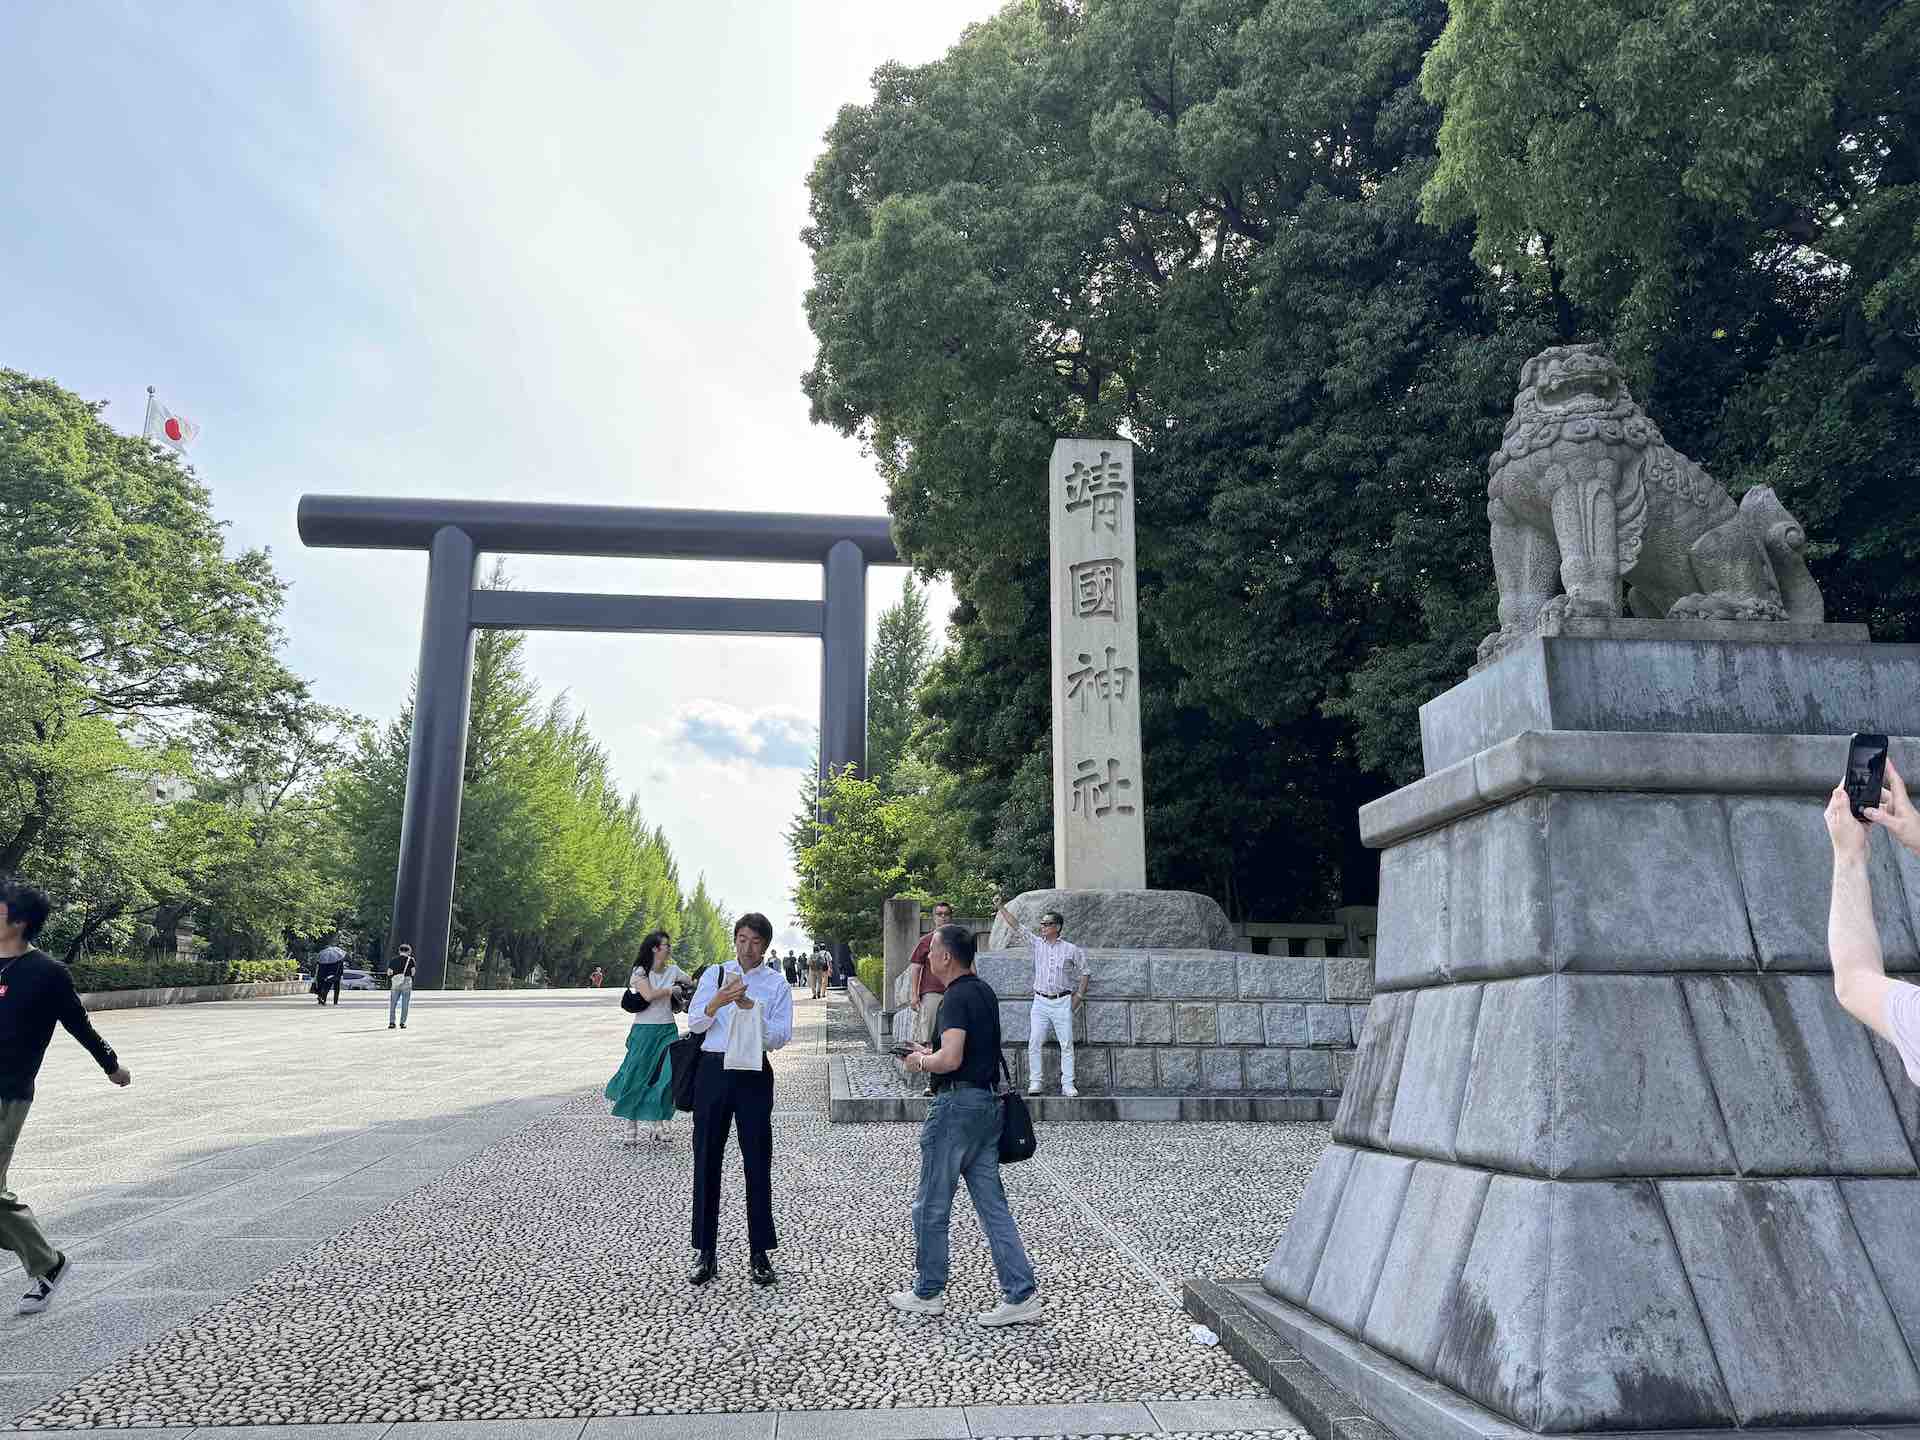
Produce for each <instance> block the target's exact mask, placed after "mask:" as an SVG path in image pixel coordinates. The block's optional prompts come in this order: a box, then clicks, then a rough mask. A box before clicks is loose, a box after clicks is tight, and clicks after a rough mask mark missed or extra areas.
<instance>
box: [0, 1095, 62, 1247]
mask: <svg viewBox="0 0 1920 1440" xmlns="http://www.w3.org/2000/svg"><path fill="white" fill-rule="evenodd" d="M32 1107H33V1102H32V1101H31V1100H0V1249H6V1250H11V1251H12V1252H13V1253H14V1254H16V1255H18V1256H19V1257H20V1263H21V1264H22V1265H25V1266H26V1267H27V1275H28V1277H29V1278H31V1279H34V1280H38V1279H40V1278H41V1276H43V1275H47V1274H50V1273H51V1272H52V1270H53V1267H54V1266H55V1265H56V1264H57V1263H59V1259H60V1253H59V1252H58V1251H57V1250H55V1249H54V1248H53V1246H51V1245H49V1244H48V1243H47V1237H46V1235H45V1234H44V1233H42V1231H41V1229H40V1222H39V1221H38V1220H35V1219H34V1218H33V1211H31V1210H30V1209H28V1208H27V1205H26V1202H25V1201H23V1200H22V1199H21V1198H20V1197H19V1196H17V1195H15V1194H14V1193H13V1191H11V1190H9V1189H8V1188H7V1170H8V1168H9V1167H10V1166H11V1165H12V1163H13V1147H14V1145H15V1144H16V1143H18V1141H19V1139H20V1127H21V1126H23V1125H25V1124H26V1123H27V1111H28V1110H30V1109H31V1108H32Z"/></svg>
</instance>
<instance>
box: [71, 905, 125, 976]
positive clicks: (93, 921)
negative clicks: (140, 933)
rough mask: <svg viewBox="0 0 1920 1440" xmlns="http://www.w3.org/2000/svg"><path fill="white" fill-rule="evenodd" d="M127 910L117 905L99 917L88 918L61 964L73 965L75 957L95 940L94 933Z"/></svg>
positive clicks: (101, 913)
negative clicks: (90, 941)
mask: <svg viewBox="0 0 1920 1440" xmlns="http://www.w3.org/2000/svg"><path fill="white" fill-rule="evenodd" d="M125 908H126V907H125V906H122V905H115V906H114V907H113V908H112V909H110V910H104V911H102V912H100V913H99V914H97V915H89V916H87V919H86V923H85V924H84V925H82V926H81V927H80V933H79V934H77V935H75V936H74V937H73V943H72V944H71V945H69V946H68V947H67V953H66V954H65V955H62V956H61V957H60V961H61V963H62V964H64V965H71V964H73V962H74V959H75V957H76V956H78V955H79V953H80V952H81V951H82V950H83V949H85V948H86V944H87V941H89V940H91V939H92V938H93V936H94V932H95V931H97V930H98V929H99V928H100V927H101V926H102V925H104V924H106V923H107V922H108V921H109V920H112V919H114V918H115V917H116V916H118V915H119V914H120V912H121V911H122V910H123V909H125Z"/></svg>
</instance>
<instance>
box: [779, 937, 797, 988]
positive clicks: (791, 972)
mask: <svg viewBox="0 0 1920 1440" xmlns="http://www.w3.org/2000/svg"><path fill="white" fill-rule="evenodd" d="M780 963H781V968H782V970H784V971H785V973H786V977H787V984H788V985H798V984H799V983H800V950H799V947H798V946H795V947H794V948H793V949H790V950H788V951H787V958H786V959H785V960H783V961H781V962H780Z"/></svg>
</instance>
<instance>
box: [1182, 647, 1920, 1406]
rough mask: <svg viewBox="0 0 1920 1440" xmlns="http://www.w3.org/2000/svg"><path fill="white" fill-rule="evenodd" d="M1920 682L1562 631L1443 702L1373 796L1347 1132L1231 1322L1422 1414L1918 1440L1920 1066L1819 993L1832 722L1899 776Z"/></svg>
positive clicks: (1902, 888)
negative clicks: (1878, 753)
mask: <svg viewBox="0 0 1920 1440" xmlns="http://www.w3.org/2000/svg"><path fill="white" fill-rule="evenodd" d="M1916 675H1920V647H1914V646H1873V645H1868V644H1859V643H1855V644H1832V643H1821V642H1815V641H1805V642H1801V643H1791V644H1774V643H1756V642H1755V641H1751V640H1747V639H1744V638H1737V639H1730V638H1727V637H1725V636H1721V635H1712V636H1706V637H1701V638H1688V637H1686V636H1684V635H1678V636H1669V635H1665V634H1663V635H1661V636H1660V637H1658V638H1653V639H1647V640H1635V639H1634V638H1633V637H1631V636H1623V635H1616V634H1604V635H1594V636H1561V637H1558V638H1551V639H1546V640H1539V639H1536V640H1534V641H1532V642H1531V643H1530V644H1529V645H1528V646H1526V647H1524V648H1522V649H1521V650H1519V651H1517V652H1515V653H1513V654H1510V655H1508V656H1507V657H1506V658H1505V659H1504V660H1502V661H1501V662H1500V663H1499V664H1497V665H1495V666H1493V667H1491V668H1489V669H1487V670H1483V671H1482V672H1481V673H1480V674H1479V675H1477V676H1475V677H1473V678H1472V679H1471V680H1468V681H1466V682H1464V683H1463V684H1462V685H1460V686H1457V687H1455V689H1453V690H1452V691H1450V692H1448V693H1447V694H1446V695H1443V696H1441V697H1439V698H1437V699H1435V700H1434V701H1431V702H1429V703H1428V705H1427V706H1425V707H1424V709H1423V711H1422V721H1423V740H1424V743H1425V749H1426V762H1427V769H1428V774H1427V776H1426V778H1425V779H1423V780H1420V781H1417V782H1416V783H1414V784H1412V785H1409V786H1406V787H1404V788H1403V789H1401V790H1398V791H1396V792H1394V793H1393V794H1392V795H1389V796H1386V797H1384V798H1383V799H1381V800H1378V801H1375V802H1374V803H1372V804H1370V805H1368V806H1366V807H1364V808H1363V809H1362V810H1361V813H1360V834H1361V838H1362V840H1363V841H1365V842H1366V843H1367V844H1368V845H1370V846H1373V847H1375V848H1378V849H1380V850H1381V851H1382V855H1381V866H1380V928H1379V934H1378V939H1377V945H1376V953H1375V984H1376V989H1377V993H1376V995H1375V998H1374V1000H1373V1003H1372V1005H1371V1007H1370V1009H1369V1011H1368V1015H1367V1025H1366V1030H1365V1032H1364V1034H1363V1035H1362V1036H1361V1037H1360V1040H1359V1049H1358V1051H1357V1054H1356V1056H1355V1060H1354V1073H1353V1076H1352V1079H1351V1081H1350V1083H1349V1084H1347V1085H1346V1086H1345V1087H1344V1093H1343V1095H1342V1097H1341V1105H1340V1110H1339V1113H1338V1114H1337V1116H1336V1117H1335V1120H1334V1125H1333V1144H1332V1145H1330V1146H1329V1147H1328V1148H1327V1150H1326V1151H1325V1153H1324V1154H1323V1155H1322V1156H1321V1158H1320V1161H1319V1165H1318V1166H1317V1168H1316V1170H1315V1172H1314V1176H1313V1179H1312V1181H1311V1183H1310V1184H1309V1185H1308V1187H1307V1190H1306V1193H1305V1194H1304V1195H1303V1196H1302V1197H1301V1199H1300V1202H1299V1204H1298V1206H1297V1207H1296V1208H1295V1209H1294V1212H1293V1215H1292V1217H1291V1219H1290V1221H1289V1223H1288V1226H1287V1229H1286V1233H1285V1235H1284V1236H1283V1237H1282V1239H1281V1242H1280V1244H1279V1246H1278V1247H1277V1248H1276V1249H1275V1251H1274V1252H1273V1256H1272V1258H1271V1260H1270V1261H1269V1262H1268V1264H1267V1266H1266V1269H1265V1271H1264V1272H1263V1274H1262V1275H1261V1277H1260V1281H1259V1284H1258V1286H1257V1287H1251V1286H1248V1287H1241V1288H1240V1290H1239V1291H1238V1292H1237V1293H1238V1295H1239V1299H1238V1301H1237V1302H1236V1305H1235V1306H1228V1307H1225V1308H1227V1309H1233V1310H1234V1311H1235V1314H1236V1317H1237V1318H1236V1323H1238V1324H1240V1325H1241V1326H1242V1328H1243V1329H1246V1330H1247V1331H1248V1333H1250V1334H1254V1333H1259V1332H1263V1331H1264V1332H1270V1333H1271V1334H1272V1335H1273V1336H1276V1337H1278V1340H1279V1343H1281V1344H1283V1345H1284V1346H1286V1347H1287V1348H1288V1349H1290V1350H1291V1351H1293V1352H1295V1353H1297V1354H1298V1355H1299V1356H1301V1357H1304V1359H1305V1360H1307V1361H1310V1362H1311V1363H1312V1364H1313V1366H1314V1367H1316V1368H1317V1369H1318V1370H1319V1372H1320V1373H1321V1374H1322V1375H1323V1376H1324V1377H1325V1378H1326V1379H1327V1380H1329V1381H1331V1382H1332V1384H1333V1385H1334V1386H1336V1387H1338V1388H1339V1389H1341V1390H1344V1391H1345V1392H1346V1393H1347V1394H1348V1395H1349V1396H1351V1397H1352V1400H1353V1401H1354V1402H1357V1406H1358V1408H1359V1409H1361V1410H1363V1411H1364V1412H1365V1413H1366V1414H1368V1415H1371V1416H1372V1417H1374V1419H1376V1420H1378V1421H1379V1422H1381V1423H1383V1424H1385V1425H1386V1426H1388V1427H1390V1428H1391V1429H1392V1430H1394V1431H1395V1432H1397V1433H1399V1434H1402V1435H1405V1436H1408V1437H1413V1436H1419V1437H1421V1440H1426V1437H1429V1436H1434V1437H1447V1440H1466V1437H1470V1436H1471V1437H1493V1436H1499V1437H1502V1440H1509V1437H1519V1436H1526V1435H1555V1436H1580V1435H1588V1434H1599V1433H1608V1432H1611V1433H1613V1434H1616V1435H1617V1434H1619V1432H1622V1431H1632V1432H1639V1431H1645V1432H1654V1431H1663V1432H1675V1431H1684V1432H1685V1433H1686V1434H1687V1435H1688V1436H1689V1437H1696V1440H1697V1437H1701V1436H1705V1435H1709V1434H1713V1433H1721V1434H1728V1435H1731V1434H1735V1433H1737V1434H1740V1435H1743V1436H1744V1435H1751V1434H1775V1433H1780V1434H1787V1433H1796V1434H1799V1435H1801V1436H1814V1435H1817V1436H1821V1437H1830V1436H1837V1435H1841V1434H1846V1435H1849V1436H1851V1435H1854V1434H1859V1433H1866V1434H1871V1435H1874V1436H1876V1437H1878V1436H1881V1435H1886V1434H1900V1435H1903V1436H1904V1435H1908V1434H1920V1429H1916V1430H1911V1431H1910V1430H1907V1429H1904V1428H1901V1427H1908V1426H1916V1425H1920V1365H1916V1363H1915V1359H1914V1356H1915V1355H1916V1354H1920V1247H1916V1245H1915V1244H1914V1243H1913V1238H1912V1237H1913V1236H1914V1235H1915V1233H1917V1232H1920V1090H1916V1088H1915V1087H1914V1086H1913V1085H1912V1084H1911V1083H1910V1082H1909V1081H1908V1080H1907V1078H1906V1075H1905V1073H1904V1071H1903V1069H1902V1067H1901V1064H1900V1061H1899V1058H1898V1056H1897V1055H1896V1054H1894V1052H1893V1051H1892V1050H1891V1048H1890V1047H1888V1046H1886V1045H1885V1044H1884V1043H1883V1042H1880V1041H1878V1040H1877V1038H1876V1037H1874V1036H1873V1035H1872V1034H1871V1033H1870V1032H1869V1031H1868V1030H1866V1029H1865V1028H1864V1027H1863V1026H1861V1025H1859V1024H1858V1023H1856V1022H1855V1021H1854V1020H1853V1019H1852V1018H1851V1017H1849V1016H1848V1015H1847V1014H1846V1012H1845V1011H1843V1010H1842V1009H1841V1008H1840V1006H1839V1004H1838V1003H1837V1002H1836V1001H1835V999H1834V995H1833V976H1832V972H1831V970H1830V968H1829V964H1828V959H1827V946H1826V925H1827V899H1828V895H1827V892H1828V879H1829V875H1830V872H1831V863H1832V862H1831V849H1830V846H1829V843H1828V840H1827V836H1826V831H1825V828H1824V825H1823V823H1822V818H1821V810H1822V808H1823V806H1824V804H1825V802H1826V798H1827V795H1828V793H1829V792H1830V791H1831V789H1832V787H1833V786H1834V784H1835V783H1836V782H1837V781H1838V779H1839V778H1840V775H1841V773H1842V771H1843V769H1844V766H1845V763H1846V751H1847V739H1846V736H1847V732H1848V731H1850V730H1856V729H1857V730H1876V731H1884V732H1887V733H1889V734H1892V735H1893V736H1895V737H1896V738H1895V740H1894V755H1895V757H1896V759H1897V760H1898V761H1899V762H1900V763H1901V764H1902V765H1904V766H1906V767H1907V768H1909V769H1914V770H1920V760H1916V759H1915V755H1916V752H1917V751H1920V741H1915V740H1913V739H1911V738H1901V737H1912V736H1914V735H1916V734H1917V733H1920V684H1916V683H1914V681H1915V677H1916ZM1796 723H1797V724H1802V725H1805V726H1806V727H1807V728H1806V729H1805V730H1801V731H1795V730H1794V729H1793V728H1792V727H1793V726H1794V725H1795V724H1796ZM1743 725H1744V726H1746V727H1748V728H1746V729H1745V730H1741V729H1739V728H1738V727H1740V726H1743ZM1889 839H1890V837H1887V836H1878V837H1876V840H1875V843H1874V847H1873V851H1874V853H1873V861H1872V876H1873V889H1874V910H1875V916H1876V920H1877V922H1878V926H1879V930H1880V935H1881V940H1882V946H1883V950H1884V956H1885V962H1886V966H1887V969H1888V970H1889V971H1892V972H1896V973H1901V974H1902V976H1903V978H1905V977H1906V976H1909V975H1911V974H1912V973H1913V972H1914V971H1915V970H1916V969H1920V860H1917V859H1916V858H1915V857H1913V856H1911V855H1908V854H1907V853H1906V852H1904V851H1902V850H1900V849H1899V847H1897V846H1895V845H1893V844H1891V843H1889ZM1216 1288H1219V1287H1216ZM1890 1425H1891V1426H1892V1428H1889V1426H1890ZM1848 1427H1854V1428H1853V1429H1851V1430H1849V1429H1848Z"/></svg>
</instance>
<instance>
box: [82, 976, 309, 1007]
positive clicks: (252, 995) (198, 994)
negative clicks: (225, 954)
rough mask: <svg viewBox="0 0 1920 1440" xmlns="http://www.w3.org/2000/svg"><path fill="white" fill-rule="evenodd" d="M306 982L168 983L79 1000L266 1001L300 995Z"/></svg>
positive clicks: (131, 1003)
mask: <svg viewBox="0 0 1920 1440" xmlns="http://www.w3.org/2000/svg"><path fill="white" fill-rule="evenodd" d="M306 990H307V985H306V982H303V981H300V980H259V981H253V982H251V983H249V984H245V985H169V986H163V987H160V988H158V989H153V990H89V991H88V992H87V993H86V994H84V995H82V996H81V997H80V1003H81V1004H82V1005H85V1006H86V1007H87V1009H89V1010H143V1009H145V1008H146V1007H147V1006H149V1005H199V1004H203V1003H207V1002H210V1001H214V1000H265V999H268V998H271V997H273V996H276V995H303V994H305V993H306Z"/></svg>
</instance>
